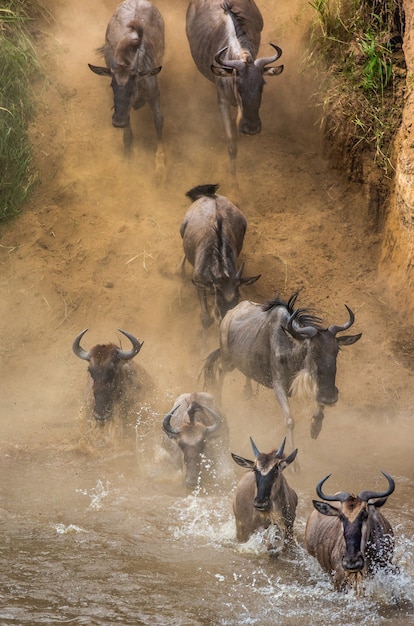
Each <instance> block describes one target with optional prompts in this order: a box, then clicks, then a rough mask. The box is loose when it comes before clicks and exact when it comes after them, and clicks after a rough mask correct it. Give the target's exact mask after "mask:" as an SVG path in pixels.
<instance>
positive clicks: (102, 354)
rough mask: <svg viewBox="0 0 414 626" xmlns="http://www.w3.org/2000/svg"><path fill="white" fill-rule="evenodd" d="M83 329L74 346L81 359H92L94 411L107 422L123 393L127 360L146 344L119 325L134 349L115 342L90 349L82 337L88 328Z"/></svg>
mask: <svg viewBox="0 0 414 626" xmlns="http://www.w3.org/2000/svg"><path fill="white" fill-rule="evenodd" d="M87 330H88V329H87V328H85V330H83V331H82V332H81V333H79V335H78V336H77V337H76V338H75V340H74V342H73V344H72V349H73V352H74V353H75V354H76V356H78V357H79V358H80V359H84V360H85V361H88V363H89V366H88V371H89V374H90V375H91V378H92V383H93V395H94V400H95V402H94V407H93V415H94V418H95V420H96V421H97V423H98V424H101V425H103V424H105V422H106V421H107V420H110V419H111V417H112V412H113V407H114V402H115V401H117V400H119V398H120V397H121V395H122V391H123V390H122V377H121V369H122V368H123V365H124V363H125V362H126V361H129V360H130V359H133V358H134V357H135V356H136V355H137V354H138V352H139V351H140V350H141V348H142V345H143V344H142V343H140V342H139V341H138V339H136V338H135V337H134V336H133V335H131V333H128V332H126V331H125V330H121V329H120V328H119V329H118V330H119V332H120V333H122V334H123V335H125V337H127V338H128V339H129V340H130V342H131V344H132V349H130V350H122V349H121V348H119V347H118V346H116V345H115V344H113V343H109V344H100V345H96V346H94V347H93V348H91V349H90V350H89V352H87V351H86V350H84V349H83V348H82V347H81V345H80V342H81V339H82V337H83V336H84V334H85V333H86V332H87Z"/></svg>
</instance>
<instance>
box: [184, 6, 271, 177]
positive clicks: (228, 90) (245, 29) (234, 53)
mask: <svg viewBox="0 0 414 626" xmlns="http://www.w3.org/2000/svg"><path fill="white" fill-rule="evenodd" d="M262 29H263V18H262V15H261V13H260V10H259V8H258V6H257V5H256V3H255V2H254V1H253V0H208V1H206V0H190V3H189V5H188V9H187V16H186V31H187V38H188V41H189V44H190V50H191V54H192V57H193V59H194V62H195V64H196V66H197V68H198V70H199V71H200V72H201V74H203V76H205V78H207V79H208V80H209V81H212V82H215V84H216V89H217V98H218V107H219V111H220V115H221V119H222V121H223V126H224V130H225V133H226V137H227V147H228V153H229V156H230V163H231V173H232V177H233V180H234V181H236V155H237V134H238V132H239V131H240V132H241V133H243V134H244V135H256V134H257V133H259V132H260V130H261V121H260V117H259V109H260V104H261V99H262V91H263V86H264V84H265V79H264V77H265V76H277V75H278V74H281V73H282V71H283V65H280V66H278V67H269V65H270V64H271V63H274V62H275V61H277V60H278V59H279V58H280V56H281V54H282V50H281V49H280V48H279V46H276V45H275V44H273V43H271V44H270V45H271V46H272V48H274V50H275V52H276V54H273V55H272V56H269V57H263V58H257V53H258V50H259V46H260V35H261V31H262Z"/></svg>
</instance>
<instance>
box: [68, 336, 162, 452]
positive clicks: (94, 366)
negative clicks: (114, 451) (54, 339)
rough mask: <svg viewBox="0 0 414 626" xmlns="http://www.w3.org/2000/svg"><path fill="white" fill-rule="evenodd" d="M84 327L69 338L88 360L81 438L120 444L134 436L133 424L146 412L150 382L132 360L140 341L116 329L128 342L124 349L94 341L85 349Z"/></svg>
mask: <svg viewBox="0 0 414 626" xmlns="http://www.w3.org/2000/svg"><path fill="white" fill-rule="evenodd" d="M87 330H88V329H87V328H85V329H84V330H83V331H82V332H81V333H79V335H77V337H76V338H75V340H74V341H73V344H72V349H73V352H74V353H75V354H76V356H77V357H79V358H80V359H82V360H84V361H87V363H88V383H87V389H86V398H85V402H84V405H83V407H82V410H81V415H80V423H81V430H82V434H83V436H84V438H85V439H86V440H88V442H89V443H91V444H95V445H97V446H104V445H106V444H115V445H118V444H122V442H124V441H125V442H127V441H129V440H132V439H133V438H135V428H136V427H137V425H139V423H140V421H141V420H142V419H144V418H145V417H146V416H147V413H148V409H149V405H148V402H149V400H150V398H151V397H152V395H153V393H154V389H155V386H154V383H153V381H152V379H151V377H150V376H149V374H148V373H147V372H146V370H145V369H144V368H143V367H141V366H139V365H138V364H136V363H134V362H133V359H134V358H135V357H136V355H137V354H138V353H139V351H140V350H141V348H142V345H143V343H140V342H139V341H138V339H137V338H136V337H134V335H132V334H131V333H129V332H127V331H125V330H121V329H118V330H119V332H120V333H122V334H123V335H124V336H125V337H127V339H128V340H129V341H130V342H131V348H130V349H128V350H124V349H122V348H121V347H119V346H117V345H115V344H114V343H106V344H97V345H95V346H93V347H92V348H90V349H89V350H85V349H84V348H83V347H82V346H81V343H80V342H81V340H82V338H83V336H84V335H85V333H86V332H87Z"/></svg>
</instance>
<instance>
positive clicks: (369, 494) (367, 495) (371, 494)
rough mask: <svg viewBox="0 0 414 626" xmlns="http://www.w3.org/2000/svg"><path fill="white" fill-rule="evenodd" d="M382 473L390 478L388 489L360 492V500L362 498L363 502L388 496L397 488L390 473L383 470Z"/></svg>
mask: <svg viewBox="0 0 414 626" xmlns="http://www.w3.org/2000/svg"><path fill="white" fill-rule="evenodd" d="M381 474H383V475H384V476H385V478H386V479H387V480H388V489H387V490H386V491H361V493H360V494H358V498H359V499H360V500H362V501H363V502H368V500H371V499H373V498H387V497H388V496H390V495H391V494H392V492H393V491H394V489H395V482H394V480H393V479H392V478H391V476H390V475H389V474H387V472H383V471H382V470H381Z"/></svg>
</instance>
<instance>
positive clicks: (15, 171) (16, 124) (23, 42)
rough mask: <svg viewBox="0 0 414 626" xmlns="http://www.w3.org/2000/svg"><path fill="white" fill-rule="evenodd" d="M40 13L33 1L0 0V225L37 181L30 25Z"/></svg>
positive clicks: (17, 210) (34, 60)
mask: <svg viewBox="0 0 414 626" xmlns="http://www.w3.org/2000/svg"><path fill="white" fill-rule="evenodd" d="M39 10H40V9H39V5H38V3H37V2H34V1H33V2H31V1H30V0H0V50H1V54H0V76H1V80H0V222H5V221H7V220H9V219H10V218H11V217H13V216H15V215H16V214H17V213H18V212H19V211H20V209H21V206H22V204H23V202H24V201H25V200H26V199H27V197H28V195H29V194H30V191H31V189H32V187H33V184H34V181H35V178H36V175H35V172H34V171H33V170H32V167H31V157H32V151H31V146H30V141H29V138H28V133H27V129H28V124H29V121H30V120H31V119H32V117H33V115H34V99H33V97H32V90H31V86H30V82H31V79H32V77H33V72H35V71H37V70H38V62H37V58H36V53H35V50H34V47H33V44H32V40H31V37H30V34H29V30H28V25H29V23H30V20H31V19H32V18H33V17H35V16H36V15H38V13H39Z"/></svg>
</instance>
